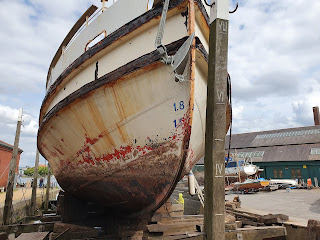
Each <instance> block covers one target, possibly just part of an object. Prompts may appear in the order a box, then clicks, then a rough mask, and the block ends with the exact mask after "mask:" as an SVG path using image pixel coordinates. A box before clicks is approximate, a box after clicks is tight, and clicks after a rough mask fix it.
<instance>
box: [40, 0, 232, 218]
mask: <svg viewBox="0 0 320 240" xmlns="http://www.w3.org/2000/svg"><path fill="white" fill-rule="evenodd" d="M168 3H169V1H168V0H166V2H165V4H162V3H160V1H157V0H156V1H155V2H154V3H153V6H152V8H151V9H147V6H148V1H147V0H134V1H133V0H118V1H116V2H114V3H113V5H111V6H110V7H109V8H104V7H103V8H102V9H100V10H98V9H97V7H95V6H91V7H90V8H89V9H88V10H87V11H86V12H85V13H84V14H83V16H82V17H81V18H80V19H79V20H78V22H77V23H76V24H75V25H74V27H73V28H72V29H71V30H70V32H69V34H68V35H67V36H66V37H65V39H64V41H63V42H62V44H61V46H60V47H59V49H58V51H57V53H56V54H55V56H54V58H53V60H52V63H51V65H50V68H49V71H48V76H47V85H46V89H47V92H46V96H45V98H44V100H43V103H42V106H41V110H40V118H39V125H40V126H39V131H38V149H39V151H40V152H41V154H42V155H43V156H44V157H45V158H46V159H47V160H48V161H49V163H50V165H51V167H52V169H53V172H54V175H55V177H56V179H57V181H58V183H59V185H60V186H61V187H62V188H63V189H64V190H65V191H67V192H69V193H71V194H73V195H74V196H77V197H78V198H81V199H83V200H86V201H90V202H95V203H98V204H102V205H103V206H105V207H108V208H112V209H113V210H115V211H118V212H119V213H124V214H142V213H145V212H149V211H153V210H155V209H157V208H159V207H160V206H161V205H162V204H163V203H164V201H166V199H168V197H169V196H170V194H171V193H172V191H173V189H174V188H175V186H176V184H177V182H178V181H179V180H180V179H181V178H182V177H183V176H184V175H185V174H186V173H188V172H189V170H190V169H191V168H192V167H193V165H194V164H195V163H196V162H197V161H198V160H199V159H200V158H201V157H202V156H203V155H204V134H205V129H204V127H205V112H206V92H207V73H208V66H207V59H208V39H209V27H208V21H209V17H208V12H209V9H208V7H207V6H205V3H204V2H203V1H202V0H171V1H170V4H168ZM165 15H167V16H165ZM161 16H164V17H162V18H161V19H162V20H161V23H160V17H161ZM165 20H166V25H165V28H164V21H165ZM158 26H160V27H159V30H158ZM163 29H164V30H163ZM101 38H102V39H101ZM162 38H163V43H162V42H161V40H162ZM97 39H99V41H97V43H95V41H96V40H97ZM155 39H157V41H156V43H158V45H156V48H157V49H156V48H155ZM159 43H160V44H159ZM164 62H165V63H164ZM166 63H169V64H166ZM226 79H227V76H226ZM227 101H228V99H227V96H225V102H227ZM226 114H227V126H226V131H227V129H228V126H229V122H230V115H229V108H227V110H226Z"/></svg>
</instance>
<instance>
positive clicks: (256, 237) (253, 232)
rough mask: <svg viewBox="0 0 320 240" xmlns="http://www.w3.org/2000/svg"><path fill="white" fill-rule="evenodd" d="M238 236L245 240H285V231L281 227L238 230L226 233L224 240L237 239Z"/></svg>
mask: <svg viewBox="0 0 320 240" xmlns="http://www.w3.org/2000/svg"><path fill="white" fill-rule="evenodd" d="M239 236H241V237H242V239H245V240H263V239H265V238H275V237H278V239H281V238H283V240H285V236H286V229H285V227H282V226H270V227H254V228H240V229H237V230H233V231H229V232H226V234H225V240H234V239H239V238H240V237H239ZM240 239H241V238H240Z"/></svg>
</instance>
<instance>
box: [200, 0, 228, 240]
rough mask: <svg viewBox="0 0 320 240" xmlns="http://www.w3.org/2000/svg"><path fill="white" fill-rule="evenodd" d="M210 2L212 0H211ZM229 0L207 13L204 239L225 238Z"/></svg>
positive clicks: (220, 2) (222, 239) (212, 7)
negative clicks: (208, 15) (207, 55)
mask: <svg viewBox="0 0 320 240" xmlns="http://www.w3.org/2000/svg"><path fill="white" fill-rule="evenodd" d="M211 1H212V0H211ZM228 18H229V0H215V2H214V3H213V4H212V6H211V13H210V37H209V62H208V90H207V112H206V138H205V158H204V166H205V216H204V227H205V232H206V235H207V238H206V239H210V240H211V239H214V240H224V239H225V204H224V202H225V187H224V184H225V136H226V109H227V77H228V73H227V62H228V25H229V21H228Z"/></svg>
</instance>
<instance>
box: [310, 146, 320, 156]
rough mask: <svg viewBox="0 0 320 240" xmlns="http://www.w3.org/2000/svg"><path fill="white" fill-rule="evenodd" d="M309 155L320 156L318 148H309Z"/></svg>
mask: <svg viewBox="0 0 320 240" xmlns="http://www.w3.org/2000/svg"><path fill="white" fill-rule="evenodd" d="M310 154H311V155H316V154H320V148H311V151H310Z"/></svg>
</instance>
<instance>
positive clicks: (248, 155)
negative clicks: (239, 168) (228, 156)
mask: <svg viewBox="0 0 320 240" xmlns="http://www.w3.org/2000/svg"><path fill="white" fill-rule="evenodd" d="M263 155H264V151H255V152H239V153H237V154H236V156H237V157H238V158H252V157H263Z"/></svg>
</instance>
